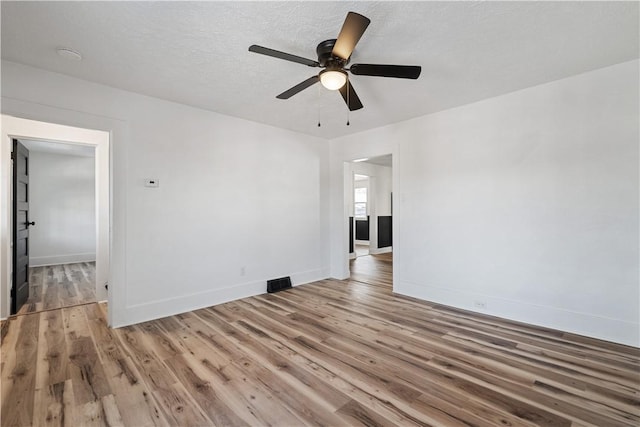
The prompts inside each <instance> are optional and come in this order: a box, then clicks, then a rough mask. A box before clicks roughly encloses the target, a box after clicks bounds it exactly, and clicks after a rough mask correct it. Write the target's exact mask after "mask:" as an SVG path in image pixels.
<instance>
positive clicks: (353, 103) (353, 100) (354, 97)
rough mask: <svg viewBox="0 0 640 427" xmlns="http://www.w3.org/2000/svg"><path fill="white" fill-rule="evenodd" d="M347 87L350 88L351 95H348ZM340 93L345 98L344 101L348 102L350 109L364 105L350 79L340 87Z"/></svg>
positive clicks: (356, 108) (357, 108)
mask: <svg viewBox="0 0 640 427" xmlns="http://www.w3.org/2000/svg"><path fill="white" fill-rule="evenodd" d="M347 88H348V90H349V96H348V97H347ZM340 95H342V98H344V102H346V103H347V106H348V107H349V110H350V111H354V110H359V109H361V108H362V107H363V105H362V102H360V98H358V94H356V91H355V90H353V85H352V84H351V82H350V81H347V83H345V85H344V86H342V87H341V88H340Z"/></svg>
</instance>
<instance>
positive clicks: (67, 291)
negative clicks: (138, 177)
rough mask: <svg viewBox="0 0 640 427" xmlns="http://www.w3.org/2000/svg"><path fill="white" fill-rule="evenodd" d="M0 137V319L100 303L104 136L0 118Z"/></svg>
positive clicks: (105, 239)
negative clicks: (2, 172)
mask: <svg viewBox="0 0 640 427" xmlns="http://www.w3.org/2000/svg"><path fill="white" fill-rule="evenodd" d="M1 135H2V137H1V143H2V145H1V146H0V152H2V157H1V159H0V160H1V161H2V167H3V168H6V170H7V171H11V173H7V174H3V176H2V179H1V183H2V185H0V202H1V207H2V209H0V226H1V228H2V238H1V239H0V240H1V242H0V243H1V244H0V264H1V268H0V271H2V274H1V275H0V285H1V292H0V295H1V296H2V298H1V299H0V310H1V316H0V317H2V318H6V317H8V316H11V315H21V314H27V313H30V312H37V311H42V310H49V309H52V308H58V307H67V306H71V305H77V304H86V303H88V302H94V301H97V302H102V301H106V300H107V299H108V293H107V283H108V278H109V271H110V253H109V252H110V251H109V247H110V227H109V223H110V197H109V193H110V191H109V184H110V179H109V153H110V149H109V142H110V135H109V132H106V131H99V130H92V129H84V128H77V127H71V126H64V125H58V124H53V123H46V122H39V121H34V120H28V119H22V118H17V117H12V116H8V115H2V133H1ZM18 147H21V148H19V149H17V148H18ZM27 147H29V148H31V150H29V149H28V148H27ZM9 154H11V156H9ZM14 157H15V158H14ZM14 166H17V167H14ZM14 173H15V175H14ZM29 178H31V182H30V180H29ZM14 184H16V186H20V187H22V189H21V190H20V191H21V192H17V191H16V188H15V186H14ZM30 199H33V200H34V202H33V203H35V204H32V203H30ZM14 201H17V202H19V203H14ZM65 214H66V215H65ZM81 236H84V238H82V237H81ZM34 241H35V245H34ZM29 267H31V268H29ZM25 283H26V285H27V286H26V288H27V292H26V293H25V292H24V288H25ZM18 288H22V291H23V292H22V293H21V294H20V296H21V300H19V298H17V297H18V296H19V295H18ZM47 288H49V290H48V289H47ZM32 290H33V293H32V292H30V291H32ZM29 294H31V295H29ZM25 296H26V298H25ZM29 297H31V298H29ZM18 302H19V303H20V304H17V303H18ZM25 303H26V304H25Z"/></svg>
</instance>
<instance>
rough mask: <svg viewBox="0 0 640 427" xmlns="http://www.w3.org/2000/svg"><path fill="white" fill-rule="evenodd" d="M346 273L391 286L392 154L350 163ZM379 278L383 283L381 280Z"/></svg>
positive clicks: (367, 281) (347, 202)
mask: <svg viewBox="0 0 640 427" xmlns="http://www.w3.org/2000/svg"><path fill="white" fill-rule="evenodd" d="M347 169H348V172H349V174H350V176H351V177H352V179H351V180H350V182H349V184H348V186H347V188H345V196H346V197H345V198H346V200H345V203H346V204H347V206H348V213H349V219H348V220H349V230H350V232H349V260H350V261H349V270H350V276H351V278H352V279H353V280H358V281H361V282H365V283H371V284H374V283H375V284H381V283H386V284H388V285H389V286H391V284H392V274H393V268H392V267H393V238H392V237H393V236H392V224H393V221H392V210H393V208H392V202H393V195H392V188H393V182H392V155H391V154H388V155H384V156H379V157H372V158H367V159H359V160H356V161H353V162H349V163H348V165H347ZM381 279H382V280H381Z"/></svg>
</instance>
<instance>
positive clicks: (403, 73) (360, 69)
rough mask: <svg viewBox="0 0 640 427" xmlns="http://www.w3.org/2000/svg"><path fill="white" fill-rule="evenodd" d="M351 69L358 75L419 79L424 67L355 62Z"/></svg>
mask: <svg viewBox="0 0 640 427" xmlns="http://www.w3.org/2000/svg"><path fill="white" fill-rule="evenodd" d="M349 71H351V73H352V74H355V75H357V76H377V77H396V78H399V79H417V78H418V77H419V76H420V71H422V67H420V66H418V65H380V64H353V65H352V66H351V67H350V69H349Z"/></svg>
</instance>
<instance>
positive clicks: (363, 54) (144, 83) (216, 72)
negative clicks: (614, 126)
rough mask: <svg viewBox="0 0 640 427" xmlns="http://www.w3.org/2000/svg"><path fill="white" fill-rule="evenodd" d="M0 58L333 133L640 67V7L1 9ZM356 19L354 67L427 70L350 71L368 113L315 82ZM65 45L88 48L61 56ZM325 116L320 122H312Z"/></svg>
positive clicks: (101, 5)
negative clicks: (272, 52)
mask: <svg viewBox="0 0 640 427" xmlns="http://www.w3.org/2000/svg"><path fill="white" fill-rule="evenodd" d="M1 7H2V58H3V59H6V60H9V61H14V62H19V63H23V64H28V65H32V66H35V67H39V68H43V69H47V70H51V71H56V72H59V73H63V74H68V75H71V76H75V77H78V78H81V79H85V80H89V81H94V82H98V83H103V84H106V85H110V86H113V87H117V88H121V89H125V90H129V91H133V92H139V93H142V94H145V95H149V96H154V97H158V98H163V99H166V100H171V101H175V102H179V103H183V104H187V105H192V106H195V107H200V108H204V109H207V110H211V111H216V112H219V113H223V114H227V115H231V116H236V117H241V118H245V119H248V120H253V121H257V122H261V123H266V124H270V125H273V126H277V127H281V128H286V129H291V130H295V131H299V132H303V133H307V134H310V135H316V136H321V137H324V138H333V137H337V136H341V135H346V134H350V133H354V132H358V131H362V130H366V129H371V128H375V127H378V126H382V125H386V124H391V123H395V122H399V121H402V120H406V119H410V118H414V117H418V116H421V115H425V114H428V113H433V112H436V111H440V110H444V109H447V108H451V107H455V106H459V105H464V104H468V103H470V102H474V101H478V100H481V99H485V98H489V97H493V96H497V95H500V94H503V93H507V92H511V91H514V90H518V89H522V88H526V87H530V86H534V85H537V84H541V83H545V82H549V81H553V80H557V79H560V78H563V77H568V76H571V75H575V74H578V73H581V72H585V71H589V70H593V69H597V68H601V67H605V66H609V65H613V64H616V63H620V62H625V61H629V60H632V59H635V58H638V56H639V54H638V51H639V42H638V39H639V33H638V26H639V24H638V2H607V1H605V2H378V1H376V2H370V1H364V2H9V1H3V2H2V6H1ZM348 11H355V12H358V13H361V14H363V15H365V16H367V17H369V18H370V19H371V25H370V26H369V28H368V29H367V31H366V32H365V34H364V36H363V37H362V39H361V40H360V43H359V44H358V46H357V48H356V50H355V52H354V53H353V55H352V61H351V62H352V63H358V62H362V63H382V64H385V63H386V64H406V65H421V66H422V75H421V77H420V78H419V79H418V80H417V81H414V80H403V79H390V78H380V77H367V76H353V77H352V83H353V86H354V88H355V89H356V90H357V92H358V94H359V96H360V98H361V100H362V102H363V104H364V109H362V110H359V111H356V112H352V113H351V115H350V122H351V125H350V126H346V121H347V109H346V106H345V104H344V101H343V100H342V98H341V97H340V95H339V94H338V93H337V92H335V93H332V92H329V91H327V90H325V89H322V90H319V88H320V85H319V84H318V85H316V86H314V87H312V88H309V89H307V90H305V91H303V92H301V93H299V94H297V95H296V96H294V97H292V98H291V99H289V100H279V99H276V98H275V96H276V95H277V94H279V93H280V92H283V91H284V90H286V89H288V88H290V87H291V86H293V85H295V84H297V83H299V82H301V81H303V80H305V79H307V78H308V77H310V76H312V75H314V74H316V73H317V72H318V71H319V69H317V68H310V67H307V66H305V65H301V64H297V63H293V62H288V61H283V60H278V59H275V58H270V57H267V56H263V55H258V54H254V53H249V52H248V50H247V49H248V47H249V46H250V45H251V44H259V45H262V46H266V47H270V48H273V49H277V50H281V51H285V52H288V53H292V54H295V55H299V56H303V57H307V58H310V59H316V54H315V47H316V45H317V44H318V43H319V42H321V41H323V40H325V39H329V38H335V37H337V34H338V32H339V30H340V28H341V26H342V23H343V21H344V18H345V16H346V14H347V12H348ZM56 47H71V48H73V49H76V50H78V51H80V52H81V53H82V54H83V56H84V59H83V60H82V61H81V62H74V61H69V60H65V59H63V58H61V57H59V56H58V55H57V54H56V51H55V49H56ZM318 116H320V119H321V122H322V126H321V127H318V126H317V121H318Z"/></svg>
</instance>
